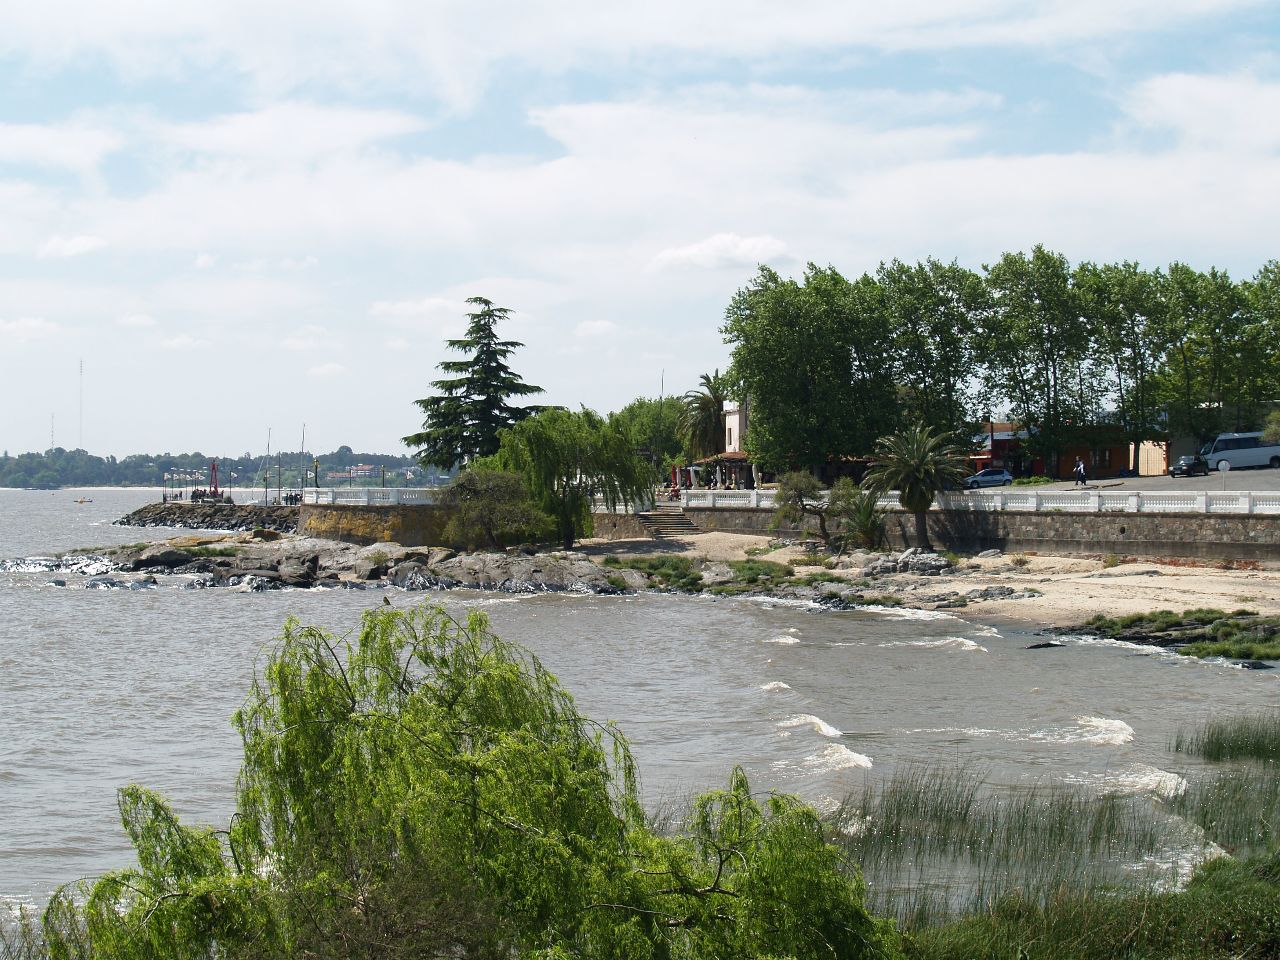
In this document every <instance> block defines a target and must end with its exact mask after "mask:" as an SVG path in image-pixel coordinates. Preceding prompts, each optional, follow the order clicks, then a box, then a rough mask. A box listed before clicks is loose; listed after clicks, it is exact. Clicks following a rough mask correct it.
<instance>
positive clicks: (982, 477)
mask: <svg viewBox="0 0 1280 960" xmlns="http://www.w3.org/2000/svg"><path fill="white" fill-rule="evenodd" d="M1011 483H1013V474H1012V473H1010V472H1009V471H1008V470H995V469H989V470H983V471H981V472H979V473H975V474H974V475H973V476H972V477H969V478H968V479H967V480H965V482H964V487H965V489H966V490H977V489H978V488H979V487H1007V486H1009V484H1011Z"/></svg>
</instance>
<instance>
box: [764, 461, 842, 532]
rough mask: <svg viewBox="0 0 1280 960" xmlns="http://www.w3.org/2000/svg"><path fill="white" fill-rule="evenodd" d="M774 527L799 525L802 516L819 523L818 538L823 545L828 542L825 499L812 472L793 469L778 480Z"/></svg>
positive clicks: (820, 485) (819, 484) (820, 486)
mask: <svg viewBox="0 0 1280 960" xmlns="http://www.w3.org/2000/svg"><path fill="white" fill-rule="evenodd" d="M773 503H774V507H775V509H774V513H773V525H774V526H775V527H776V526H780V525H782V524H784V523H793V524H802V523H804V518H805V517H813V518H814V519H815V520H817V521H818V536H820V537H821V538H822V542H823V543H829V542H830V541H831V532H830V531H829V530H828V529H827V498H826V495H825V493H824V491H823V489H822V482H821V481H820V480H819V479H818V478H817V477H815V476H814V475H813V474H812V473H806V472H805V471H803V470H792V471H790V472H789V473H784V474H783V475H782V476H781V477H779V478H778V490H777V493H776V494H775V495H774V500H773Z"/></svg>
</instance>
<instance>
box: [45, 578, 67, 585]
mask: <svg viewBox="0 0 1280 960" xmlns="http://www.w3.org/2000/svg"><path fill="white" fill-rule="evenodd" d="M66 585H67V581H65V580H61V579H58V578H56V577H55V578H54V579H53V580H50V581H49V582H48V584H46V586H50V587H65V586H66Z"/></svg>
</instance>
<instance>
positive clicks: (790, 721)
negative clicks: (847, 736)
mask: <svg viewBox="0 0 1280 960" xmlns="http://www.w3.org/2000/svg"><path fill="white" fill-rule="evenodd" d="M778 726H779V727H781V728H782V729H783V730H790V729H792V728H793V727H809V728H811V729H812V730H813V731H814V732H815V733H820V734H822V735H823V736H824V737H843V736H844V733H843V732H841V731H839V730H837V729H836V728H835V727H833V726H831V724H829V723H827V721H825V720H823V719H822V718H821V717H815V716H813V714H810V713H801V714H798V715H797V716H794V717H787V719H785V720H779V721H778Z"/></svg>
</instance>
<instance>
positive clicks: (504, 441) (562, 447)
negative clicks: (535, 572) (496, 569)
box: [493, 408, 652, 550]
mask: <svg viewBox="0 0 1280 960" xmlns="http://www.w3.org/2000/svg"><path fill="white" fill-rule="evenodd" d="M499 439H500V444H499V447H498V452H497V454H496V455H495V456H494V458H493V463H494V465H495V466H497V467H499V468H500V469H503V470H509V471H511V472H513V473H518V474H520V475H521V476H522V477H524V481H525V483H526V484H527V486H528V488H529V491H530V493H531V494H532V495H533V498H534V501H535V502H536V503H537V504H538V506H539V507H540V508H541V509H542V510H543V511H544V512H545V513H547V514H548V515H549V516H550V517H551V518H552V520H553V521H554V522H555V527H556V535H557V537H558V538H559V539H560V541H561V543H563V544H564V548H565V549H566V550H568V549H569V548H571V547H572V546H573V543H574V541H575V540H577V539H578V538H580V537H583V536H587V535H588V534H589V533H590V531H591V505H592V500H593V498H595V497H600V498H601V499H602V500H604V503H605V506H606V507H607V508H608V509H610V510H612V509H614V508H615V507H617V506H620V505H622V504H631V505H635V504H642V503H645V502H646V501H647V500H648V499H649V498H650V497H651V496H652V478H651V476H650V468H649V465H648V464H647V463H645V462H644V461H643V460H641V459H640V458H639V457H637V456H636V451H635V447H634V446H633V444H632V437H631V435H630V434H629V433H628V432H627V431H626V430H625V429H624V428H623V426H622V424H620V423H619V422H618V420H617V419H616V418H610V419H608V420H606V419H605V418H603V417H601V416H600V415H599V414H598V413H595V412H594V411H592V410H587V409H586V408H583V409H582V410H581V411H579V412H574V411H572V410H559V409H549V410H543V411H542V412H541V413H539V414H537V415H535V416H532V417H529V418H528V419H526V420H521V421H520V422H519V423H517V424H515V425H514V426H512V427H510V428H508V429H506V430H503V431H502V432H501V433H500V434H499Z"/></svg>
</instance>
